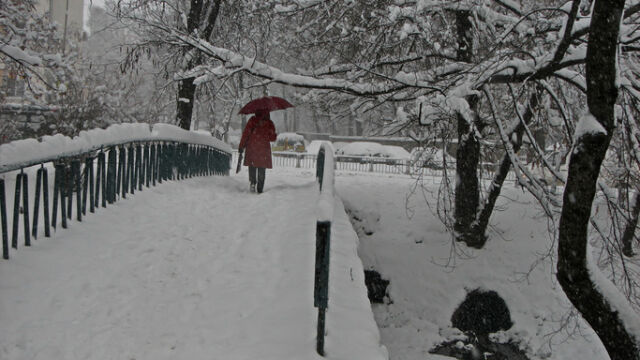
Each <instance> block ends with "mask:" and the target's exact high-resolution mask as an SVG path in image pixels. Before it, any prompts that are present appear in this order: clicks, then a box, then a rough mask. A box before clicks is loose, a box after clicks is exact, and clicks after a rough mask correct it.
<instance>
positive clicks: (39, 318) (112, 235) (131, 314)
mask: <svg viewBox="0 0 640 360" xmlns="http://www.w3.org/2000/svg"><path fill="white" fill-rule="evenodd" d="M240 175H242V176H232V177H205V178H195V179H189V180H185V181H181V182H169V183H164V184H162V185H160V186H157V187H155V188H150V189H145V190H144V191H142V192H139V193H136V194H135V196H133V197H132V198H131V199H127V200H124V201H120V202H118V203H116V204H114V205H112V206H109V207H108V208H106V209H99V210H98V213H99V214H98V215H91V216H87V217H86V218H85V220H84V221H83V223H82V224H78V223H76V222H72V223H71V226H70V229H68V230H59V231H58V233H57V234H56V235H54V236H53V237H52V238H40V239H39V240H37V241H36V242H35V244H34V246H32V247H31V248H30V249H25V248H21V249H20V250H19V251H18V252H17V253H14V255H13V256H12V259H11V260H10V261H3V262H1V263H0V319H1V320H0V358H1V359H138V360H139V359H223V358H224V359H258V358H259V359H305V358H309V359H314V358H319V357H318V356H317V355H316V354H315V322H316V320H315V316H316V309H315V308H314V307H313V271H314V256H315V255H314V252H315V219H316V206H315V203H316V200H317V186H316V184H315V183H314V178H313V176H309V175H310V174H306V176H288V175H287V174H281V175H279V176H278V175H272V174H270V173H269V174H268V177H267V185H266V187H265V193H263V194H260V195H257V194H252V193H249V191H248V186H247V181H246V179H245V176H246V174H243V173H241V174H240ZM337 202H338V203H339V201H337ZM336 206H341V204H337V205H336ZM347 225H348V219H346V217H345V218H344V219H343V218H339V219H338V220H336V225H335V226H334V229H337V230H334V231H342V232H344V233H345V234H346V236H347V237H349V239H351V240H353V238H355V239H356V240H355V241H353V243H352V245H348V244H349V243H350V241H346V242H345V244H346V245H343V247H344V246H347V248H346V249H347V251H343V250H340V245H338V246H336V247H335V248H334V250H333V251H334V252H335V251H337V252H338V253H343V255H345V256H346V258H345V259H346V260H339V259H340V255H338V256H337V257H336V258H337V259H338V260H337V263H336V264H335V266H334V264H332V266H334V268H332V275H331V276H332V280H335V281H334V282H333V283H332V289H334V288H336V287H338V288H342V289H345V288H347V287H348V288H350V289H352V290H348V289H346V290H345V291H341V293H345V292H346V294H347V296H350V297H351V298H353V300H352V301H349V302H350V303H351V306H352V307H353V306H355V307H356V310H355V311H346V310H341V306H340V305H337V306H335V311H334V314H333V315H332V314H331V311H332V309H331V306H332V305H331V303H330V312H329V314H328V319H327V321H328V329H329V330H328V331H329V332H331V331H332V330H331V329H332V327H333V328H334V329H335V333H336V334H340V333H342V331H347V333H349V332H351V333H353V334H354V335H355V336H356V337H357V334H356V332H352V331H351V330H350V329H348V328H349V326H353V327H354V328H359V329H358V331H359V332H361V333H364V334H365V336H364V338H365V341H364V345H363V346H364V348H365V350H364V351H363V350H362V349H361V348H358V346H355V347H353V348H352V349H345V348H348V347H349V346H344V345H341V341H345V342H347V343H348V340H347V339H344V340H341V339H340V338H336V339H334V340H332V338H331V334H328V340H327V348H328V350H327V352H328V355H329V358H332V357H333V358H343V357H342V355H347V354H351V355H349V356H351V358H354V356H353V355H356V354H357V355H358V356H355V358H359V357H360V356H362V358H371V353H370V352H373V353H374V354H380V353H381V351H380V348H378V346H377V340H378V339H377V336H378V334H377V328H375V323H374V322H373V319H372V316H371V311H370V309H368V303H366V289H364V288H363V287H364V284H361V282H362V281H361V277H362V276H361V275H360V274H361V272H362V271H361V266H362V265H361V264H360V262H359V259H357V254H356V251H355V247H356V243H357V237H355V234H351V233H353V230H352V229H350V226H347ZM347 227H348V228H347ZM349 232H351V233H349ZM334 236H335V235H334ZM332 246H333V245H332ZM332 256H333V255H332ZM332 261H333V259H332ZM354 261H355V262H356V263H357V264H356V266H359V267H360V269H358V268H356V270H360V271H357V274H356V277H355V280H360V281H359V282H356V283H355V285H353V284H351V285H349V284H347V285H345V286H343V285H341V280H340V277H341V276H340V275H339V274H338V275H334V273H335V272H340V273H342V271H341V270H342V268H344V266H348V267H349V268H350V269H351V270H350V272H351V274H350V277H351V281H352V282H353V281H354V277H353V272H354V270H353V267H354V265H351V264H350V262H354ZM342 263H346V264H347V265H343V264H342ZM332 291H335V290H332ZM363 291H364V301H363V296H362V293H363ZM354 294H355V295H354ZM333 298H334V299H332V301H334V302H335V301H338V300H340V298H341V296H340V295H336V296H333ZM347 312H349V313H350V314H349V315H351V317H353V316H356V318H355V320H354V319H353V318H350V319H349V320H348V321H345V320H344V318H345V316H344V314H346V313H347ZM341 314H342V315H341ZM354 314H355V315H354ZM358 314H361V315H358ZM358 316H360V317H361V319H364V320H359V318H358ZM367 317H368V318H369V319H367ZM340 319H342V320H340ZM341 321H342V323H345V324H346V326H347V328H343V329H341V328H340V326H339V325H340V323H341ZM349 324H352V325H349ZM332 341H333V342H332ZM351 342H352V343H355V344H361V343H362V341H359V340H358V341H351ZM367 344H368V345H367ZM361 345H362V344H361ZM332 346H333V349H332ZM367 347H371V349H366V348H367ZM332 351H333V355H334V356H332ZM354 351H355V353H356V354H354V353H353V352H354ZM383 352H384V351H382V353H383ZM365 356H366V357H365Z"/></svg>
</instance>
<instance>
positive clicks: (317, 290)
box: [313, 221, 331, 356]
mask: <svg viewBox="0 0 640 360" xmlns="http://www.w3.org/2000/svg"><path fill="white" fill-rule="evenodd" d="M330 234H331V222H330V221H318V222H317V223H316V272H315V282H314V288H313V290H314V291H313V304H314V306H315V307H317V308H318V329H317V338H316V339H317V343H316V350H317V352H318V354H319V355H321V356H324V333H325V314H326V310H327V308H328V305H329V253H330V248H331V239H330Z"/></svg>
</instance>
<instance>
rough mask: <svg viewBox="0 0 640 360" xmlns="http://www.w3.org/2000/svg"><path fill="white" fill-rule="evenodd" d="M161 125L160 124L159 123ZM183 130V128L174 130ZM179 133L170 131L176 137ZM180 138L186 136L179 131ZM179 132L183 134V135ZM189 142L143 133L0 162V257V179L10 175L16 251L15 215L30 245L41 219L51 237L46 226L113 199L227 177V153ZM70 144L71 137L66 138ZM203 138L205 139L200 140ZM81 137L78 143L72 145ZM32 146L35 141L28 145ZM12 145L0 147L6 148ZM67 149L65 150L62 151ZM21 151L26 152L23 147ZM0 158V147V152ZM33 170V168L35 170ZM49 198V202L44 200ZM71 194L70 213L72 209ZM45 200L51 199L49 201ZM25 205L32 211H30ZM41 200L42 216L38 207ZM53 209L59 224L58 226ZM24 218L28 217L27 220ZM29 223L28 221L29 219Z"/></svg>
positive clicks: (5, 245) (3, 210)
mask: <svg viewBox="0 0 640 360" xmlns="http://www.w3.org/2000/svg"><path fill="white" fill-rule="evenodd" d="M165 127H166V125H165ZM180 131H184V130H180ZM180 131H177V132H176V131H174V132H176V133H177V134H180ZM184 132H185V134H186V133H188V132H186V131H184ZM185 134H183V135H185ZM198 136H199V137H200V138H199V139H197V140H200V141H190V140H189V139H188V136H158V134H157V133H151V132H149V136H142V137H141V139H140V140H131V139H127V140H123V141H119V142H118V141H115V142H114V141H107V142H104V143H99V142H98V143H96V144H94V145H93V146H85V147H82V146H80V147H78V149H77V150H73V151H68V149H65V150H63V151H57V152H55V153H51V154H44V155H43V154H39V155H38V156H37V158H36V159H33V157H32V158H31V159H27V160H24V159H20V160H18V161H8V162H5V161H3V162H2V163H0V218H1V219H0V220H1V226H2V256H3V258H4V259H9V232H8V220H9V218H8V213H7V197H6V195H5V194H6V193H5V180H6V178H7V177H11V176H12V175H14V173H15V176H16V177H15V179H16V180H15V193H14V194H15V196H14V202H13V209H12V210H13V211H12V219H11V220H12V221H11V230H12V232H11V247H13V248H14V249H17V248H18V238H19V235H20V229H19V228H20V220H21V219H20V217H22V223H23V230H22V236H23V237H24V245H25V246H31V239H32V238H34V239H35V238H37V236H38V233H39V230H38V227H39V225H40V224H39V220H40V219H41V218H42V220H43V222H42V226H43V228H44V236H45V237H50V236H51V228H54V229H56V228H57V227H58V225H59V226H60V227H62V228H67V226H68V223H67V220H70V219H72V217H73V211H75V215H76V220H77V221H82V217H83V216H85V215H86V214H87V209H88V210H89V212H90V213H94V212H95V209H96V208H99V207H100V206H102V207H107V204H113V203H114V202H115V201H117V200H118V199H119V198H120V199H124V198H126V197H127V195H128V194H134V193H135V191H136V190H137V191H142V190H143V188H144V187H150V186H155V185H156V184H158V183H162V182H163V181H168V180H181V179H186V178H191V177H194V176H205V175H228V174H229V168H230V158H231V151H230V149H225V148H223V147H222V146H216V145H215V141H211V144H207V141H202V140H203V139H202V135H201V134H200V135H198ZM66 140H68V141H71V142H69V144H73V140H76V139H75V138H74V139H69V138H66ZM205 140H206V139H205ZM79 141H81V139H78V142H79ZM32 143H33V145H34V146H37V145H38V143H37V142H32ZM11 144H12V143H9V144H5V145H3V146H5V149H7V147H6V146H11ZM67 148H68V147H67ZM25 149H26V148H25ZM0 155H2V148H0ZM36 167H39V168H37V170H35V168H36ZM51 169H53V172H54V176H53V185H52V186H50V183H49V170H51ZM34 172H35V176H36V182H35V195H34V197H33V198H32V199H30V197H29V175H30V174H31V175H33V173H34ZM50 194H52V198H51V197H50ZM74 195H75V198H76V201H75V210H74V201H73V200H74V199H73V198H74ZM50 200H52V201H51V202H50ZM30 201H31V203H32V204H33V207H32V209H33V212H32V213H30V207H29V205H30ZM41 201H42V213H41V214H40V204H41ZM50 205H51V207H50ZM58 210H59V212H60V222H58ZM30 214H31V215H32V216H31V218H30ZM31 219H33V220H32V221H30V220H31Z"/></svg>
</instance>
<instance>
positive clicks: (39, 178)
mask: <svg viewBox="0 0 640 360" xmlns="http://www.w3.org/2000/svg"><path fill="white" fill-rule="evenodd" d="M42 170H43V169H42V168H40V169H38V172H37V173H36V194H35V198H34V199H33V221H32V223H31V236H32V237H33V238H34V239H37V238H38V210H40V188H41V187H42Z"/></svg>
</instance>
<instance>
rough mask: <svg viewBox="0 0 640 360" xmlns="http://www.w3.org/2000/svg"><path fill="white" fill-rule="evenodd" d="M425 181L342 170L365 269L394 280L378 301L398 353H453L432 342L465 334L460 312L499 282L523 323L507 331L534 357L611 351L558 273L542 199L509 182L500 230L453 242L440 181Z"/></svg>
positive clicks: (340, 179) (397, 357)
mask: <svg viewBox="0 0 640 360" xmlns="http://www.w3.org/2000/svg"><path fill="white" fill-rule="evenodd" d="M424 180H425V181H424V183H423V185H424V189H425V190H426V191H423V190H422V189H423V187H422V186H418V187H417V188H416V187H415V185H416V180H415V179H412V178H411V177H409V176H402V175H375V174H367V173H357V174H356V173H345V172H338V176H337V177H336V191H337V193H338V195H339V196H340V197H341V198H342V199H343V202H344V203H345V205H346V207H347V208H348V209H350V210H351V211H352V212H354V214H355V215H356V216H357V217H358V219H361V221H356V222H355V224H356V227H357V228H359V229H360V230H359V231H358V233H359V234H360V246H359V254H360V258H361V259H362V261H363V263H364V266H365V268H374V269H376V270H377V271H378V272H380V273H381V275H382V277H383V278H385V279H388V280H390V285H389V298H390V299H389V300H390V301H389V303H388V304H380V305H374V307H373V309H374V314H375V316H376V321H377V323H378V325H379V327H380V332H381V338H382V343H383V344H384V345H385V346H386V347H387V349H388V351H389V355H390V359H392V360H425V359H426V360H429V359H433V360H435V359H438V360H444V359H451V358H449V357H442V356H439V355H432V354H428V350H429V349H431V348H433V346H434V345H435V344H437V343H439V342H442V341H445V340H452V339H455V338H456V337H457V336H459V335H460V334H459V331H457V330H456V329H452V328H451V315H452V314H453V312H454V310H455V309H456V307H457V305H458V304H460V303H461V302H462V301H463V300H464V299H465V296H466V293H467V292H468V291H470V290H473V289H476V288H482V289H485V290H494V291H496V292H497V293H498V294H499V295H500V296H501V297H502V298H503V299H504V300H505V302H506V304H507V306H508V307H509V310H510V312H511V319H512V321H513V323H514V325H513V327H512V328H511V329H509V330H508V331H506V332H504V333H501V334H499V336H498V337H499V339H500V340H504V341H506V340H509V339H513V340H515V341H518V342H520V347H521V349H523V350H525V351H526V352H527V355H528V356H529V357H530V358H531V359H585V360H591V359H593V360H596V359H606V358H608V357H607V355H606V352H605V351H604V348H603V346H602V344H601V343H600V341H599V340H598V338H597V337H596V336H595V334H594V333H593V331H592V330H591V329H590V328H589V327H588V326H587V325H586V323H585V322H584V321H583V320H581V319H580V318H578V317H572V316H571V315H572V314H573V313H572V307H571V305H570V303H569V301H568V300H567V298H566V296H565V295H564V293H563V292H562V289H561V287H560V285H559V284H558V283H557V281H556V280H555V275H554V274H555V262H554V261H553V260H552V259H551V258H549V257H547V255H555V251H554V250H552V249H551V247H552V244H553V240H552V239H550V238H549V235H548V233H547V222H546V220H545V218H544V217H543V216H542V212H541V210H540V209H539V207H538V206H537V203H536V202H535V199H533V198H532V197H531V196H529V195H528V194H526V193H524V192H523V191H522V190H521V189H516V188H514V187H513V183H511V184H508V185H506V186H505V189H504V194H503V195H504V196H503V198H502V200H501V202H500V204H499V207H498V208H499V209H500V208H502V209H503V211H497V212H496V213H495V214H494V217H493V218H492V223H493V224H495V225H496V227H495V229H496V230H497V231H499V232H500V233H496V232H494V233H493V234H492V238H491V240H490V241H489V242H488V243H487V245H486V247H485V248H484V249H483V250H477V251H471V250H469V249H467V248H463V247H457V248H453V247H452V244H453V242H452V239H451V236H450V234H449V233H447V232H446V231H445V228H444V225H442V223H441V222H440V221H439V220H438V217H437V215H436V214H435V204H436V201H435V199H436V195H437V189H438V185H437V182H438V181H437V179H433V178H426V179H424ZM414 190H415V191H414ZM426 200H428V201H429V204H430V206H432V207H433V208H429V206H427V202H426ZM365 232H366V233H370V235H367V234H366V233H365ZM573 315H575V314H573ZM569 334H572V335H573V336H569ZM581 334H582V335H581Z"/></svg>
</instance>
